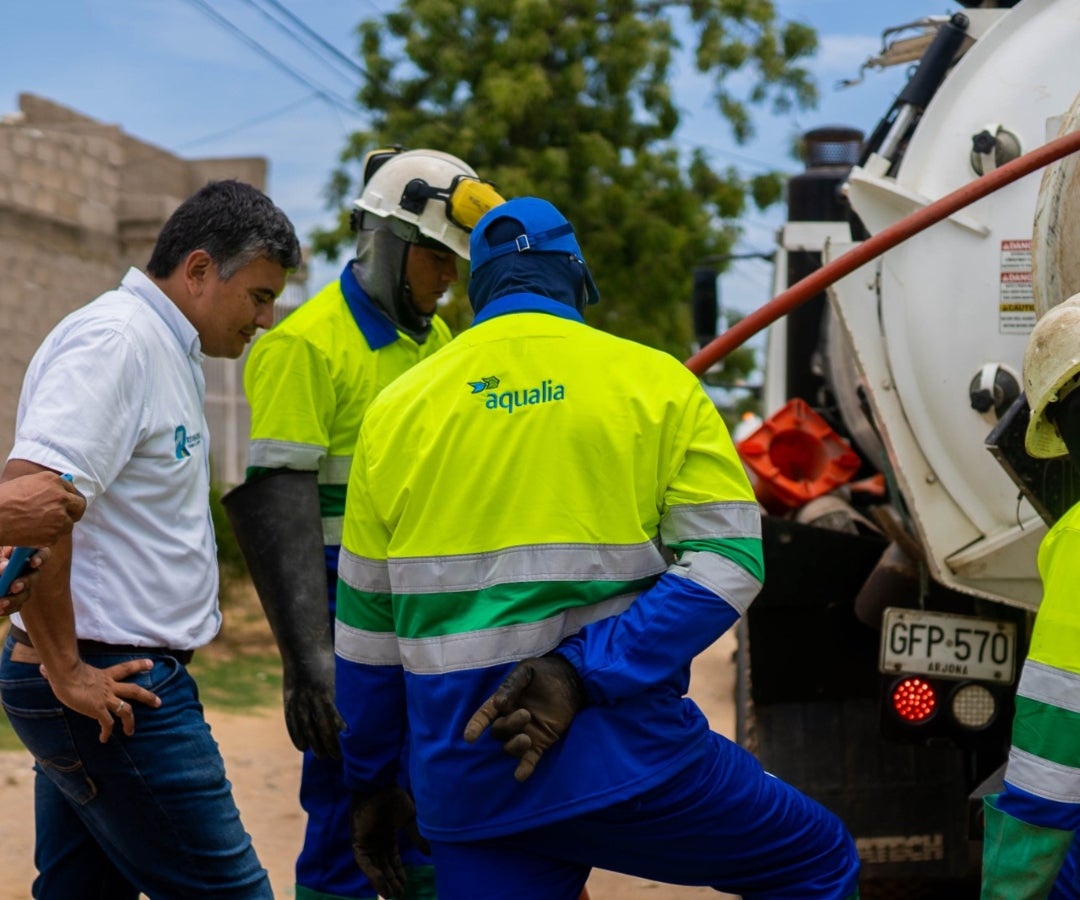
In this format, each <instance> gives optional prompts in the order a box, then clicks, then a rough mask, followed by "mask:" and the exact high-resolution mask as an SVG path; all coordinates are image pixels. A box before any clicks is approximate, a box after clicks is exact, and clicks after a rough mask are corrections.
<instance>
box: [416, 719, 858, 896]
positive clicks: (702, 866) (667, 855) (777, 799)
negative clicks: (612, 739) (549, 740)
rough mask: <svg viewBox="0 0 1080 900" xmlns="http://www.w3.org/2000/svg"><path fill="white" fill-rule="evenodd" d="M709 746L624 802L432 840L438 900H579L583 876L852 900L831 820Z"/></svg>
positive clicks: (842, 845)
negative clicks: (479, 834)
mask: <svg viewBox="0 0 1080 900" xmlns="http://www.w3.org/2000/svg"><path fill="white" fill-rule="evenodd" d="M710 741H711V748H710V749H711V752H709V753H706V754H705V755H704V756H703V757H702V758H700V759H699V760H698V761H697V762H695V763H694V764H692V765H691V766H690V767H689V768H687V769H684V770H683V771H682V772H680V773H679V774H678V775H676V776H674V777H673V778H671V779H669V780H668V781H666V782H665V783H663V784H661V785H659V786H658V787H655V788H653V789H652V790H649V791H646V792H645V793H643V794H641V795H639V796H637V797H635V798H633V799H631V800H627V801H625V802H623V803H617V804H614V805H612V806H609V807H606V808H604V809H599V810H596V811H594V812H590V813H587V814H585V815H580V816H576V817H574V818H571V819H565V820H562V821H559V822H554V823H551V824H549V825H545V826H543V827H539V828H534V829H531V830H529V831H523V832H516V833H514V834H509V835H506V836H505V837H500V838H496V839H492V840H483V841H472V842H467V843H465V842H463V843H457V842H449V841H431V848H432V857H433V859H434V861H435V883H436V886H437V889H438V893H439V900H506V898H507V897H513V898H514V900H576V898H577V897H578V895H579V894H580V893H581V889H582V887H584V885H585V882H586V880H587V879H588V877H589V870H590V868H592V867H596V868H600V869H609V870H611V871H615V872H623V873H626V874H628V875H636V876H638V877H640V878H647V879H649V880H650V881H659V882H665V883H668V884H684V885H707V886H710V887H713V888H715V889H716V890H718V891H724V892H726V893H730V894H737V895H739V896H741V897H742V898H743V900H766V898H768V900H851V898H856V897H858V874H859V857H858V854H857V853H856V850H855V843H854V841H853V840H852V839H851V836H850V835H849V834H848V832H847V830H846V829H845V828H844V826H843V824H841V822H840V820H839V819H838V818H836V816H834V815H833V814H832V813H831V812H829V811H828V810H826V809H825V808H824V807H823V806H821V805H820V804H818V803H816V802H815V801H814V800H811V799H810V798H809V797H807V796H805V795H804V794H802V793H800V792H799V791H797V790H795V789H794V788H793V787H791V786H790V785H788V784H786V783H785V782H783V781H780V780H779V779H777V778H773V777H772V776H771V775H768V774H766V773H765V772H764V771H763V770H762V768H761V766H760V764H759V763H758V761H757V760H756V759H755V758H754V757H753V756H752V755H751V754H749V753H747V752H746V751H745V750H743V749H742V748H741V747H738V746H737V745H735V744H734V743H732V742H731V741H729V740H727V739H726V738H724V737H722V736H720V735H717V734H712V735H710ZM544 763H545V760H541V761H540V765H541V766H542V765H544ZM507 777H510V776H509V774H508V775H507ZM657 893H658V895H659V896H663V891H662V890H661V891H658V892H657Z"/></svg>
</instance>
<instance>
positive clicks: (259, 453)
mask: <svg viewBox="0 0 1080 900" xmlns="http://www.w3.org/2000/svg"><path fill="white" fill-rule="evenodd" d="M324 456H326V448H325V447H316V446H315V445H314V444H296V443H292V442H290V441H265V440H260V441H252V442H251V444H250V446H249V447H248V465H249V466H258V467H259V468H260V469H300V470H302V471H310V472H314V471H316V470H317V469H318V468H319V464H320V461H321V460H322V458H323V457H324Z"/></svg>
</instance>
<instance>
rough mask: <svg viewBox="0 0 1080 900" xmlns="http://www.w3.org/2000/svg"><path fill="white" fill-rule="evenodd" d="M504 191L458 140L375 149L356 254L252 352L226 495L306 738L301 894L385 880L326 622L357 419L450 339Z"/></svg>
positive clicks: (288, 706) (358, 211) (296, 731)
mask: <svg viewBox="0 0 1080 900" xmlns="http://www.w3.org/2000/svg"><path fill="white" fill-rule="evenodd" d="M501 199H502V198H501V197H499V195H498V194H497V193H496V192H495V190H494V188H493V187H492V186H491V185H490V184H488V183H486V182H484V181H481V180H480V179H479V178H478V177H477V175H476V172H475V171H473V169H472V168H470V167H469V166H468V165H466V164H465V163H464V162H463V161H462V160H460V159H458V158H457V157H455V156H451V155H450V154H448V153H442V152H439V151H437V150H410V151H401V150H400V149H397V148H395V149H392V150H385V151H376V152H374V153H371V154H369V155H368V158H367V160H366V161H365V172H364V188H363V191H362V193H361V195H360V197H359V199H358V200H357V201H356V203H355V209H354V210H353V216H352V222H353V225H354V227H355V228H356V231H357V234H358V241H357V249H356V256H355V257H354V258H353V259H352V260H350V261H349V263H348V264H347V265H346V266H345V268H344V270H343V271H342V273H341V276H340V277H339V278H337V279H335V280H334V281H333V282H331V283H330V284H328V285H326V286H325V287H324V288H323V289H322V290H320V291H319V292H318V293H317V294H316V295H315V296H314V297H312V298H311V299H310V300H308V301H307V302H305V303H304V304H302V305H301V306H300V307H299V308H298V309H297V310H295V311H294V312H292V313H290V314H289V315H288V316H287V317H286V318H285V319H284V320H282V321H281V322H280V323H279V324H277V325H276V326H275V327H274V328H272V329H271V330H270V331H269V332H267V333H266V334H265V335H264V336H263V337H262V338H260V339H259V341H258V342H257V343H256V344H255V346H254V347H253V348H252V352H251V355H250V357H249V359H248V362H247V365H246V367H245V371H244V388H245V391H246V393H247V398H248V401H249V403H250V405H251V445H250V453H249V468H248V473H247V480H246V482H245V483H244V484H243V485H241V486H240V487H238V488H236V489H235V490H233V491H232V492H230V493H229V494H228V495H226V497H225V507H226V510H227V511H228V514H229V518H230V520H231V522H232V525H233V529H234V531H235V532H236V534H237V538H238V541H239V543H240V547H241V549H242V550H243V552H244V556H245V558H246V559H247V563H248V566H249V568H250V570H251V573H252V579H253V581H254V584H255V588H256V590H257V592H258V595H259V599H260V601H261V602H262V605H263V608H264V610H265V612H266V615H267V618H268V620H269V622H270V625H271V628H272V630H273V632H274V637H275V639H276V641H277V644H278V648H279V650H280V652H281V658H282V664H283V675H284V703H285V721H286V725H287V727H288V730H289V736H290V737H291V738H292V741H293V743H294V744H295V745H296V747H297V749H299V750H301V751H303V753H304V763H303V766H304V768H303V775H302V780H301V787H300V801H301V805H302V806H303V808H304V810H305V811H306V813H307V815H308V821H307V830H306V835H305V839H304V846H303V848H302V850H301V853H300V856H299V858H298V860H297V863H296V894H295V896H296V897H297V898H298V900H334V898H348V900H361V898H362V900H368V898H370V900H374V898H375V896H376V893H375V890H374V888H373V887H372V886H371V884H370V882H369V881H368V880H367V878H366V877H365V876H364V875H363V873H362V872H361V870H360V868H359V867H358V865H357V864H356V862H355V860H354V857H353V849H352V844H351V827H350V815H351V812H350V797H349V792H348V791H347V790H346V789H345V786H344V782H343V780H342V774H343V773H342V763H341V752H340V749H339V745H338V732H339V730H340V728H341V724H342V723H341V719H340V716H339V715H338V712H337V710H336V708H335V706H334V644H333V633H332V622H333V620H334V610H335V594H336V588H337V564H338V552H339V549H340V544H341V523H342V516H343V514H344V510H345V488H346V484H347V482H348V479H349V467H350V465H351V463H352V456H353V446H354V443H355V439H356V433H357V429H358V427H359V424H360V419H361V417H362V416H363V415H364V412H365V410H366V409H367V407H368V405H369V404H370V403H371V401H372V400H373V399H374V397H375V396H376V395H377V394H378V393H379V392H380V391H381V390H382V389H383V388H384V387H385V386H386V385H387V384H389V383H390V382H391V381H393V380H394V379H395V378H397V377H398V376H399V375H400V374H401V373H402V372H404V371H405V370H406V369H409V368H410V367H412V366H413V365H415V364H416V363H417V362H419V361H420V360H422V359H425V358H426V357H428V356H431V355H432V354H433V353H435V351H437V350H438V349H440V348H441V347H443V346H444V345H445V344H447V343H448V342H449V341H450V330H449V328H448V327H447V325H446V323H445V322H444V321H443V320H442V319H441V318H439V316H438V314H437V312H436V304H437V302H438V301H439V299H440V298H441V297H442V296H443V295H444V294H445V293H446V291H447V289H448V288H449V287H450V285H451V284H453V283H454V282H455V281H457V279H458V262H459V260H460V259H468V256H469V231H470V228H471V225H472V224H473V223H475V222H476V221H477V220H478V219H479V218H480V216H481V215H482V214H483V213H484V212H485V211H486V210H487V209H488V208H489V207H490V206H492V205H495V204H497V203H499V202H501ZM403 856H404V860H405V863H406V865H407V866H408V867H409V872H410V885H411V886H412V891H411V892H410V894H409V896H410V898H413V897H415V898H428V897H433V896H434V878H433V874H432V873H431V871H430V866H429V865H428V859H427V857H426V855H424V854H422V853H421V852H420V850H419V849H418V848H417V847H415V846H407V847H406V848H405V850H404V853H403Z"/></svg>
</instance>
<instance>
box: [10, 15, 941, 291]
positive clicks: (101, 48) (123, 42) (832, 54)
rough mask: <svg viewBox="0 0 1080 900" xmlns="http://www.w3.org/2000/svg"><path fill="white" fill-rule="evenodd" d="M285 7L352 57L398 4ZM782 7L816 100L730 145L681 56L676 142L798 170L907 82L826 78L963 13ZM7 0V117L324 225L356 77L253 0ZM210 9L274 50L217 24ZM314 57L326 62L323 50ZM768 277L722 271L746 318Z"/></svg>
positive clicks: (758, 230)
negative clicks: (262, 169)
mask: <svg viewBox="0 0 1080 900" xmlns="http://www.w3.org/2000/svg"><path fill="white" fill-rule="evenodd" d="M279 2H280V3H281V4H282V5H283V6H285V7H286V8H287V9H288V10H290V11H292V12H293V13H294V14H295V15H296V16H298V17H299V18H300V19H302V20H303V22H304V23H306V25H308V26H309V27H310V28H311V29H312V30H313V31H314V32H317V33H318V35H320V36H321V37H322V38H323V39H324V40H325V41H326V42H327V43H329V44H331V45H333V47H335V48H337V50H338V51H340V53H342V54H344V55H346V56H349V57H351V58H353V59H355V56H354V54H353V47H354V43H355V42H354V36H353V29H354V27H355V25H356V24H357V22H358V21H359V20H360V19H362V18H367V17H370V16H373V15H375V14H377V13H379V12H383V11H386V10H387V9H390V8H392V7H393V6H394V2H393V0H305V2H302V3H301V2H300V0H279ZM262 5H263V4H260V6H262ZM776 5H777V8H778V10H779V12H780V14H781V15H782V16H783V17H785V18H792V19H798V20H801V21H805V22H808V23H809V24H811V25H812V26H814V27H815V28H816V29H817V30H818V33H819V36H820V39H821V52H820V53H819V55H818V56H817V58H816V59H815V60H814V61H813V62H812V69H813V72H814V74H815V75H816V77H817V78H818V81H819V85H820V90H821V103H820V106H819V107H818V109H816V110H814V111H812V112H804V113H800V114H798V115H792V116H785V117H771V116H769V115H767V114H766V113H764V112H762V113H759V114H758V115H757V117H756V120H755V121H756V123H757V127H758V132H759V136H758V139H757V140H755V141H754V142H753V143H751V144H749V145H744V146H737V145H735V144H734V142H733V141H732V140H731V138H730V135H729V132H728V131H727V129H726V127H724V125H723V123H722V122H721V121H720V118H719V114H714V113H713V112H711V111H710V110H708V108H707V95H708V86H707V84H705V83H704V82H703V80H702V79H700V78H699V77H696V76H695V73H694V72H693V70H692V67H691V66H689V65H684V66H681V67H680V71H679V72H678V73H677V74H676V79H675V81H674V90H675V95H676V99H677V102H678V103H679V105H680V107H681V108H682V109H683V110H684V111H685V122H684V132H683V134H684V136H685V138H686V140H687V141H688V142H689V143H691V144H694V145H698V146H702V147H704V148H705V149H706V150H707V151H708V152H709V153H710V154H712V156H713V159H714V161H715V162H716V163H717V164H720V165H727V164H733V165H735V166H737V167H739V168H741V169H743V170H744V171H746V172H748V173H750V172H754V171H761V170H764V169H767V168H770V167H777V168H781V169H784V170H786V171H792V172H794V171H797V170H798V165H797V164H796V163H795V162H794V161H792V160H791V159H790V158H789V157H788V156H787V155H786V148H787V147H788V146H789V141H790V136H791V135H792V134H794V133H797V132H799V131H802V130H805V129H807V128H812V127H817V126H820V125H834V124H843V125H853V126H855V127H858V128H862V129H863V130H864V131H869V130H871V129H872V128H873V126H874V125H875V124H876V122H877V121H878V119H879V118H880V117H881V116H882V115H883V114H884V113H885V112H886V111H887V110H888V108H889V105H890V103H891V102H892V99H893V98H894V97H895V95H896V93H897V91H898V90H899V89H900V87H901V86H902V84H903V73H902V72H901V71H900V70H899V69H894V70H889V71H886V72H878V71H871V72H869V73H867V75H866V78H865V80H864V82H863V83H862V85H860V86H859V87H855V88H850V89H847V90H843V91H840V90H837V89H836V87H835V85H836V83H837V82H838V81H839V80H840V79H843V78H853V77H855V76H856V75H857V74H858V71H859V66H860V65H861V63H862V62H863V61H864V60H865V59H866V58H867V57H868V56H869V55H871V54H873V53H874V52H876V51H877V50H878V49H879V48H880V46H881V33H882V31H883V30H884V29H886V28H889V27H893V26H898V25H902V24H906V23H909V22H911V21H913V20H915V19H918V18H919V17H920V16H924V15H940V14H944V13H949V12H953V11H955V10H956V9H957V5H956V4H955V3H948V2H946V0H930V2H928V3H926V4H923V3H921V2H919V0H777V3H776ZM17 7H18V9H17V12H15V11H12V12H10V13H8V14H7V15H6V16H5V19H6V21H5V26H4V28H3V29H0V59H3V61H4V62H3V65H2V66H0V115H2V114H6V113H11V112H14V111H15V110H16V109H17V108H18V100H17V98H18V94H19V93H21V92H29V93H34V94H39V95H42V96H45V97H47V98H49V99H51V100H54V101H56V102H58V103H61V104H63V105H65V106H68V107H71V108H73V109H75V110H78V111H79V112H81V113H84V114H86V115H89V116H91V117H93V118H95V119H99V120H101V121H104V122H108V123H111V124H116V125H119V126H120V127H122V128H123V129H124V130H125V131H126V132H128V133H129V134H132V135H134V136H135V137H138V138H140V139H142V140H146V141H148V142H150V143H153V144H156V145H158V146H160V147H163V148H165V149H168V150H170V151H172V152H175V153H178V154H179V155H181V156H185V157H203V156H231V155H245V156H246V155H259V156H265V157H267V158H268V159H269V162H270V175H269V184H268V193H270V195H271V196H272V197H273V198H274V200H275V201H276V202H277V203H278V204H279V205H280V206H281V207H282V208H283V209H284V210H285V211H286V212H287V213H288V214H289V215H290V217H291V218H292V219H293V222H294V223H295V224H296V226H297V229H298V231H299V232H300V233H301V235H302V236H303V235H306V234H307V233H308V232H310V230H311V229H312V228H314V227H316V226H319V225H325V224H328V223H329V222H330V221H331V219H332V213H331V212H330V211H328V210H327V209H326V207H325V203H324V201H323V189H324V186H325V184H326V182H327V180H328V176H329V174H330V171H331V169H332V168H333V167H334V164H335V161H336V159H337V155H338V153H339V151H340V150H341V148H342V147H343V146H344V143H345V139H346V136H347V135H348V134H349V133H350V132H351V131H353V130H355V129H356V128H358V127H360V126H362V125H363V119H362V118H361V116H360V114H359V113H358V112H355V111H352V110H350V109H348V108H346V107H345V106H344V105H343V104H342V103H340V102H336V100H335V101H328V100H327V99H325V98H326V97H327V96H330V97H334V98H340V99H341V100H348V99H349V98H351V97H352V95H353V91H354V84H355V78H356V76H355V74H353V75H351V76H350V74H349V72H348V69H347V67H346V66H344V65H342V64H334V65H332V66H331V65H327V64H326V63H325V62H324V61H320V59H319V58H317V57H316V56H315V55H314V54H312V53H310V52H307V51H306V50H304V48H303V47H301V46H300V45H299V44H297V43H296V42H295V41H293V40H291V39H290V38H289V37H288V36H287V35H286V34H284V33H283V32H282V30H281V29H280V28H279V27H277V26H275V25H274V24H273V23H272V22H271V21H269V20H268V19H267V18H266V17H264V16H263V15H261V14H260V13H259V12H258V11H257V9H256V7H255V4H254V3H253V2H252V0H39V2H35V3H19V4H17ZM207 7H211V8H212V10H213V11H216V12H217V13H218V14H219V15H220V16H222V17H224V18H226V19H228V20H229V22H231V23H233V25H234V26H235V27H236V28H237V29H239V30H242V31H243V32H244V33H246V34H248V35H249V36H250V37H251V38H252V39H254V40H255V41H257V42H258V44H259V45H260V46H262V47H263V48H264V49H265V51H266V54H271V55H272V56H273V57H275V58H276V60H270V59H268V58H267V55H266V54H264V53H260V52H259V51H257V50H255V49H253V48H252V47H251V46H250V45H249V44H247V43H245V42H244V41H243V40H242V39H241V38H239V37H238V36H237V34H236V33H235V32H234V31H231V30H230V29H229V28H228V26H226V25H223V24H221V22H220V21H218V20H215V19H214V18H213V16H212V15H211V14H208V13H207V12H206V8H207ZM322 56H323V58H324V59H325V58H332V55H331V54H330V52H329V51H327V50H326V49H325V48H322ZM304 82H307V84H305V83H304ZM317 89H318V90H319V91H321V92H322V94H323V96H322V97H320V96H318V95H317V92H316V91H317ZM782 215H783V212H782V210H780V209H776V210H773V211H769V212H767V213H752V214H751V215H749V216H748V217H747V219H746V221H745V223H744V225H745V229H746V232H745V238H744V240H743V242H742V243H741V245H740V247H739V249H740V250H744V251H745V250H762V249H764V250H767V249H769V244H770V242H771V240H772V232H773V230H774V229H775V227H776V225H777V224H778V223H779V222H780V221H782ZM587 252H588V250H587V247H586V254H587ZM330 274H332V272H331V270H330V269H329V268H328V267H320V268H317V269H316V272H315V276H316V278H318V279H319V280H321V278H322V276H324V275H325V276H327V277H329V275H330ZM768 286H769V276H768V267H767V265H766V264H765V263H763V262H757V261H746V262H743V263H739V264H737V265H736V266H734V267H733V269H732V270H731V271H730V272H729V273H727V274H726V275H725V276H724V277H723V279H722V281H721V289H722V294H723V300H724V302H725V303H726V304H728V305H730V306H731V307H733V308H736V309H739V310H741V311H744V312H745V311H748V310H750V309H753V308H755V307H757V306H759V305H761V304H762V303H764V302H765V301H766V300H767V299H768Z"/></svg>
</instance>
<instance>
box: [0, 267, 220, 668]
mask: <svg viewBox="0 0 1080 900" xmlns="http://www.w3.org/2000/svg"><path fill="white" fill-rule="evenodd" d="M202 359H203V355H202V350H201V349H200V344H199V337H198V333H197V332H196V331H195V328H194V326H192V324H191V323H190V322H189V321H188V320H187V318H186V317H185V316H184V315H183V313H181V312H180V310H179V309H178V308H177V307H176V305H175V304H174V303H173V302H172V301H171V300H170V299H169V298H168V297H166V296H165V294H163V293H162V292H161V290H160V289H159V288H158V287H157V285H155V284H154V283H153V282H152V281H151V280H150V279H149V278H148V277H147V276H146V275H144V274H143V273H142V272H140V271H139V270H138V269H134V268H133V269H130V270H129V271H128V273H127V275H125V276H124V280H123V282H122V283H121V285H120V287H119V288H118V289H117V290H115V291H109V292H108V293H106V294H102V295H101V296H100V297H98V298H97V299H96V300H95V301H93V302H92V303H89V304H87V305H86V306H84V307H82V308H81V309H78V310H76V311H75V312H73V313H71V315H69V316H67V317H66V318H65V319H64V320H63V321H61V322H60V323H59V324H58V325H57V326H56V327H55V328H54V329H53V330H52V331H51V332H50V333H49V335H48V337H46V338H45V340H44V342H43V343H42V345H41V346H40V347H39V348H38V351H37V353H35V354H34V358H33V359H32V360H31V362H30V366H29V368H28V369H27V372H26V377H25V379H24V381H23V388H22V394H21V396H20V398H19V412H18V418H17V420H16V428H15V446H14V447H13V448H12V450H11V453H10V455H9V458H11V459H25V460H29V461H31V462H34V463H37V464H39V465H42V466H47V467H49V468H50V469H56V470H57V471H59V472H70V473H71V475H72V476H73V477H74V482H75V486H76V487H77V488H78V489H79V490H80V491H82V493H83V494H84V495H85V496H86V500H87V508H86V514H85V515H84V516H83V518H82V520H81V521H80V522H79V523H78V524H77V525H76V526H75V531H74V533H73V542H74V557H73V559H72V568H71V595H72V602H73V604H74V608H75V628H76V632H77V635H78V637H80V638H84V639H91V640H97V641H105V642H107V643H110V644H136V645H139V646H146V647H172V648H174V649H179V650H187V649H194V648H196V647H201V646H203V645H204V644H206V643H207V642H208V641H210V639H211V638H213V637H214V635H215V634H217V631H218V628H219V627H220V625H221V612H220V610H219V608H218V602H217V596H218V568H217V554H216V544H215V539H214V526H213V522H212V521H211V518H210V505H209V493H210V460H209V450H210V447H209V435H208V433H207V427H206V417H205V415H204V412H203V395H204V393H205V382H204V379H203V371H202ZM31 602H32V601H31ZM12 618H13V619H15V621H16V624H18V625H20V626H21V625H22V622H21V620H20V618H19V617H18V616H13V617H12Z"/></svg>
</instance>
